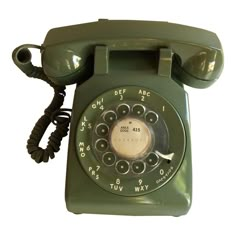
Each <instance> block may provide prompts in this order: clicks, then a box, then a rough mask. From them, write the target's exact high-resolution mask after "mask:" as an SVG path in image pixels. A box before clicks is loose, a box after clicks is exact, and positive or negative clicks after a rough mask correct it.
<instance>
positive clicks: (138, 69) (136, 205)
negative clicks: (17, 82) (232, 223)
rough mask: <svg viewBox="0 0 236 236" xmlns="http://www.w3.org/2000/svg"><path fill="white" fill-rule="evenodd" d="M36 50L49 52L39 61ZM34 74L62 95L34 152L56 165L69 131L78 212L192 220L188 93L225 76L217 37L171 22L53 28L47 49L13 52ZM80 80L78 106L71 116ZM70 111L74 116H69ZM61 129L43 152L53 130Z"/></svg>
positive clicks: (36, 137)
mask: <svg viewBox="0 0 236 236" xmlns="http://www.w3.org/2000/svg"><path fill="white" fill-rule="evenodd" d="M30 48H38V49H40V51H41V54H42V67H36V66H33V65H32V63H31V53H30V50H29V49H30ZM13 60H14V62H15V64H16V65H17V66H18V67H19V68H20V69H21V70H22V71H23V72H24V73H25V74H26V75H27V76H29V77H35V78H39V79H42V80H44V81H45V82H47V83H49V85H50V86H52V87H53V88H54V93H55V94H54V98H53V100H52V102H51V104H50V105H49V107H48V108H47V109H46V110H45V112H44V115H43V116H42V117H41V118H40V119H39V121H38V122H37V123H36V125H35V127H34V129H33V131H32V133H31V135H30V138H29V140H28V143H27V149H28V152H29V154H30V155H31V157H32V158H33V159H34V160H35V161H36V162H38V163H39V162H47V161H48V160H49V158H54V152H57V151H58V150H59V147H60V143H61V140H62V138H63V137H64V136H66V135H67V133H68V127H69V124H70V122H71V125H70V137H69V149H68V161H67V174H66V191H65V198H66V205H67V209H68V210H69V211H71V212H73V213H101V214H123V215H173V216H179V215H182V214H186V213H187V212H188V210H189V208H190V206H191V200H192V193H191V192H192V174H191V144H190V127H189V124H190V121H189V106H188V96H187V93H186V92H185V90H184V87H183V84H186V85H189V86H191V87H195V88H207V87H208V86H210V85H211V84H213V83H214V82H215V81H216V80H217V79H218V77H219V76H220V74H221V71H222V68H223V51H222V48H221V44H220V41H219V39H218V38H217V36H216V35H215V34H214V33H212V32H209V31H206V30H202V29H197V28H192V27H188V26H183V25H178V24H172V23H167V22H145V21H110V20H99V21H98V22H93V23H87V24H81V25H74V26H68V27H62V28H55V29H51V30H50V31H49V32H48V34H47V36H46V39H45V41H44V43H43V44H42V45H41V46H36V45H31V44H26V45H22V46H20V47H18V48H16V49H15V50H14V52H13ZM73 83H76V90H75V96H74V102H73V109H72V110H70V109H62V108H61V106H62V104H63V100H64V96H65V85H69V84H73ZM70 112H71V114H70ZM51 122H53V123H54V124H55V125H56V130H55V131H54V132H53V133H52V134H51V136H50V137H49V141H48V145H47V147H46V148H45V149H43V148H41V147H39V143H40V140H41V138H42V136H43V134H44V132H45V130H46V129H47V127H48V125H49V124H50V123H51Z"/></svg>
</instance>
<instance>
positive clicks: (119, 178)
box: [76, 86, 186, 196]
mask: <svg viewBox="0 0 236 236" xmlns="http://www.w3.org/2000/svg"><path fill="white" fill-rule="evenodd" d="M185 145H186V137H185V131H184V126H183V123H182V121H181V118H180V116H179V115H178V113H177V111H176V110H175V109H174V107H173V106H172V105H171V104H170V103H169V102H168V101H167V100H166V99H164V98H163V97H162V96H160V95H159V94H158V93H156V92H154V91H152V90H150V89H146V88H143V87H137V86H125V87H119V88H115V89H111V90H109V91H107V92H105V93H103V94H101V95H100V96H98V97H97V98H96V99H94V100H93V101H92V102H91V103H90V104H89V106H88V107H87V108H86V109H85V111H84V112H83V114H82V116H81V117H80V120H79V122H78V126H77V131H76V151H77V155H78V159H79V161H80V163H81V165H82V167H83V168H84V170H85V172H86V173H87V174H88V175H89V176H90V178H91V179H92V180H93V181H95V183H96V184H98V185H99V186H100V187H102V188H103V189H105V190H107V191H109V192H112V193H115V194H118V195H123V196H138V195H143V194H146V193H149V192H152V191H154V190H156V189H158V188H160V187H162V186H163V185H164V184H166V183H167V182H168V181H169V180H170V179H171V178H172V177H173V176H174V174H175V173H176V171H177V170H178V169H179V167H180V165H181V163H182V161H183V158H184V152H185ZM168 159H171V160H168Z"/></svg>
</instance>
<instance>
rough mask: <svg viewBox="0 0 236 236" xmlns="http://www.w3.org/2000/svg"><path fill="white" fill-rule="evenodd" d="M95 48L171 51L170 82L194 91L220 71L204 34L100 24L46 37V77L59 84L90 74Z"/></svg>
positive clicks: (211, 40)
mask: <svg viewBox="0 0 236 236" xmlns="http://www.w3.org/2000/svg"><path fill="white" fill-rule="evenodd" d="M97 45H106V46H107V47H108V49H109V51H113V50H119V51H123V50H126V51H127V50H151V51H157V50H158V49H159V48H163V47H164V48H171V49H172V52H173V55H174V57H173V59H174V60H173V68H172V72H173V77H175V78H177V79H179V80H180V81H181V82H183V83H185V84H188V85H190V86H193V87H198V88H205V87H208V86H210V85H211V84H212V83H213V82H214V81H216V80H217V78H218V77H219V76H220V73H221V71H222V68H223V50H222V47H221V44H220V41H219V39H218V37H217V36H216V34H214V33H212V32H210V31H206V30H203V29H198V28H193V27H189V26H183V25H178V24H172V23H168V22H149V21H110V20H100V21H98V22H93V23H87V24H81V25H74V26H68V27H61V28H55V29H51V30H50V31H49V32H48V34H47V36H46V38H45V41H44V43H43V45H42V64H43V68H44V71H45V73H46V75H47V76H48V77H49V78H51V79H52V80H53V82H54V83H57V84H60V85H65V84H71V83H75V82H78V81H79V80H81V79H82V77H83V76H84V74H85V73H87V74H88V73H91V70H92V68H93V67H92V61H93V55H94V49H95V46H97ZM88 70H90V72H88Z"/></svg>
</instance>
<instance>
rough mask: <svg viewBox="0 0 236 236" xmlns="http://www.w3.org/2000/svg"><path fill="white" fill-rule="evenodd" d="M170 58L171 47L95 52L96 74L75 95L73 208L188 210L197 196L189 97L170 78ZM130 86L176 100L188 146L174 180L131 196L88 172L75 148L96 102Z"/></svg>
mask: <svg viewBox="0 0 236 236" xmlns="http://www.w3.org/2000/svg"><path fill="white" fill-rule="evenodd" d="M155 55H156V57H155ZM171 56H172V54H171V53H170V51H169V50H163V51H161V53H160V54H158V53H156V54H153V53H146V52H143V53H140V52H138V53H137V52H121V53H115V54H112V55H110V56H109V57H106V47H98V48H97V49H96V50H95V62H94V63H95V65H94V75H93V76H92V77H91V78H90V79H89V80H87V81H86V82H84V83H83V84H82V85H80V86H77V88H76V91H75V97H74V105H73V111H72V114H73V115H72V122H71V127H70V130H71V132H70V141H69V152H68V162H67V176H66V193H65V197H66V205H67V209H68V210H69V211H71V212H73V213H77V214H78V213H97V214H122V215H173V216H179V215H183V214H186V213H187V212H188V210H189V208H190V206H191V199H192V173H191V145H190V130H189V108H188V96H187V94H186V92H185V91H184V89H183V88H182V87H181V86H180V85H179V84H178V83H177V82H176V81H174V80H173V79H172V78H171V76H170V74H171V70H170V68H171V64H170V63H169V62H171V60H168V58H169V59H170V58H171ZM155 58H156V59H155ZM157 58H159V59H158V60H157ZM131 85H132V86H140V87H143V88H144V89H145V88H146V89H151V90H153V91H155V92H157V93H159V94H161V95H162V96H163V97H164V98H165V99H166V100H168V101H169V103H171V104H172V106H173V107H174V108H175V109H176V111H177V112H178V114H179V116H180V117H181V120H182V123H183V126H184V132H185V136H186V146H185V152H184V159H183V162H182V164H181V166H180V168H179V170H178V171H177V173H176V174H175V175H174V177H173V178H171V179H170V181H169V182H167V183H166V184H165V185H164V186H162V187H161V188H159V189H158V190H155V191H153V192H151V193H147V194H143V195H140V196H128V197H127V196H121V195H117V194H114V193H111V192H109V191H106V190H104V189H103V188H101V187H100V186H98V185H97V184H96V183H95V181H94V180H92V179H91V178H90V176H88V175H87V173H86V172H85V170H84V169H83V167H82V165H81V163H80V161H79V159H78V155H77V152H76V145H77V143H76V134H77V129H78V122H79V120H80V118H81V115H82V113H83V112H84V110H85V109H86V107H87V106H88V105H89V104H90V103H91V101H93V100H94V99H95V98H96V97H98V96H99V95H101V94H102V93H104V92H106V91H108V90H111V89H113V88H117V87H123V86H131ZM81 101H82V102H81ZM176 135H177V136H178V134H176Z"/></svg>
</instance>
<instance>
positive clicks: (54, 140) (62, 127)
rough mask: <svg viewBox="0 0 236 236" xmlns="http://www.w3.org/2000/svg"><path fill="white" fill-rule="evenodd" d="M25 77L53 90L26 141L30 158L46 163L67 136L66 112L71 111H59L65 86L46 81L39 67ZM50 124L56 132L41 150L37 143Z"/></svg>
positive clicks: (46, 78) (67, 116)
mask: <svg viewBox="0 0 236 236" xmlns="http://www.w3.org/2000/svg"><path fill="white" fill-rule="evenodd" d="M27 76H29V77H34V78H38V79H41V80H43V81H45V82H47V83H48V84H49V85H50V86H51V87H53V88H54V97H53V99H52V101H51V103H50V105H49V106H48V107H47V108H46V109H45V111H44V115H43V116H41V117H40V118H39V120H38V121H37V123H36V124H35V126H34V128H33V130H32V132H31V134H30V137H29V139H28V141H27V150H28V153H29V154H30V155H31V158H32V159H33V160H35V161H36V162H37V163H40V162H48V160H49V158H51V159H53V158H54V157H55V152H58V151H59V150H60V145H61V141H62V138H63V137H65V136H66V135H67V134H68V131H69V124H70V115H69V114H68V113H67V112H68V111H71V110H70V109H60V108H61V106H62V105H63V102H64V98H65V95H66V93H65V86H57V85H55V84H54V83H53V82H52V81H50V80H49V79H48V77H47V76H46V75H45V73H44V72H43V69H42V68H41V67H36V66H34V68H33V70H32V71H31V72H30V73H27ZM51 122H52V123H53V124H55V125H56V130H55V131H54V132H52V133H51V135H50V137H49V139H48V144H47V147H46V148H45V149H43V148H41V147H40V146H39V143H40V141H41V139H42V137H43V135H44V133H45V131H46V130H47V128H48V126H49V125H50V123H51Z"/></svg>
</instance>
